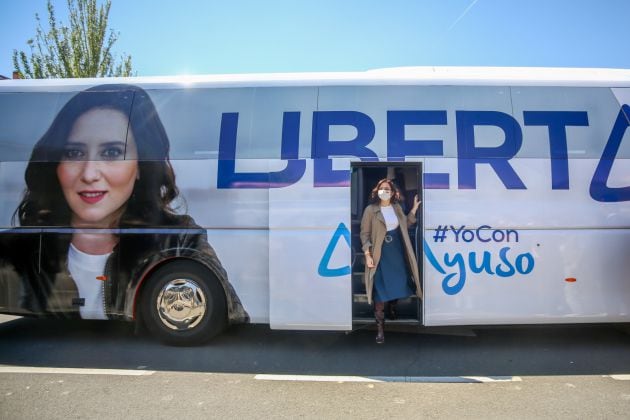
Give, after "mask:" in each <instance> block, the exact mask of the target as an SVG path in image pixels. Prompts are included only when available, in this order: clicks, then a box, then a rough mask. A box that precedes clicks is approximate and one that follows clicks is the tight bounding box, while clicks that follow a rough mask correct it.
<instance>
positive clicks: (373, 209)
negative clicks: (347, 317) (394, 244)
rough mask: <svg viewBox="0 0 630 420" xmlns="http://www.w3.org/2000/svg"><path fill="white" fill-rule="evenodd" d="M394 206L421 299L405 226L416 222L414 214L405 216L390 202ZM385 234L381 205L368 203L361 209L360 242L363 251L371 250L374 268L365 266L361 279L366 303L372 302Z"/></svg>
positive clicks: (407, 259)
mask: <svg viewBox="0 0 630 420" xmlns="http://www.w3.org/2000/svg"><path fill="white" fill-rule="evenodd" d="M392 205H393V206H394V212H395V213H396V216H397V217H398V223H399V224H400V232H401V234H402V239H403V244H404V247H405V252H406V254H407V255H406V258H405V260H406V261H407V263H408V264H409V265H410V266H411V267H408V268H409V272H410V273H411V276H412V277H413V281H414V283H415V284H416V295H417V296H418V297H419V298H421V299H422V289H421V288H420V274H419V273H418V263H417V262H416V256H415V254H414V252H413V247H412V246H411V240H410V239H409V233H408V232H407V226H409V225H412V224H414V223H415V222H416V220H415V216H413V215H412V214H411V212H410V213H409V215H407V216H405V213H403V210H402V208H401V207H400V205H398V204H392ZM386 234H387V227H386V225H385V218H384V217H383V213H381V206H380V205H379V204H370V205H369V206H367V207H366V208H365V210H364V211H363V218H362V219H361V244H362V245H363V252H366V251H371V252H372V258H373V259H374V268H368V267H367V265H366V266H365V274H364V277H363V281H364V282H365V290H366V292H367V298H368V303H370V304H371V303H372V288H373V287H374V274H375V273H376V268H377V267H378V262H379V260H380V259H381V247H382V246H383V241H384V240H385V235H386Z"/></svg>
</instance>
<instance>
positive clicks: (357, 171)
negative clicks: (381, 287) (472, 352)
mask: <svg viewBox="0 0 630 420" xmlns="http://www.w3.org/2000/svg"><path fill="white" fill-rule="evenodd" d="M351 173H352V175H351V186H350V191H351V192H350V196H351V205H350V208H351V225H352V226H351V237H352V320H353V323H355V324H362V323H371V322H374V310H373V308H372V305H369V304H368V297H367V294H366V290H365V284H364V282H363V273H364V270H365V256H364V254H363V250H362V247H361V239H360V237H359V234H360V231H361V218H362V217H363V210H364V209H365V207H366V206H367V205H368V204H369V200H370V194H371V192H372V189H373V188H374V186H375V185H376V184H377V182H378V181H379V180H381V179H383V178H388V179H391V180H393V181H394V183H395V184H396V186H397V187H398V189H399V190H400V192H401V195H402V199H401V206H402V208H403V211H404V213H405V214H407V213H408V212H409V210H410V209H411V207H412V206H413V200H414V196H415V195H416V194H417V195H418V197H419V199H420V200H422V163H420V162H395V163H393V162H383V163H380V162H379V163H377V162H353V163H352V164H351ZM422 208H423V204H422V203H420V207H419V208H418V211H417V213H416V223H415V224H414V225H412V226H410V227H409V238H410V239H411V243H412V246H413V247H414V251H415V254H416V261H417V263H418V272H419V273H420V283H421V285H422V279H423V277H424V276H423V274H422V262H423V255H422V237H423V223H422ZM397 312H398V317H397V319H396V321H395V322H396V323H411V324H422V301H421V300H420V299H418V298H417V297H416V296H411V297H409V298H407V299H399V300H398V305H397ZM386 313H387V308H386ZM390 322H391V321H390Z"/></svg>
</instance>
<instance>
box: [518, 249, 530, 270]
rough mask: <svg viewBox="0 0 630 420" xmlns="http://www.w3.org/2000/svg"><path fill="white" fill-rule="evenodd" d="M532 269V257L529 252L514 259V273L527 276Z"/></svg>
mask: <svg viewBox="0 0 630 420" xmlns="http://www.w3.org/2000/svg"><path fill="white" fill-rule="evenodd" d="M523 261H526V262H527V267H524V262H523ZM533 269H534V257H532V254H530V253H529V252H528V253H526V254H520V255H519V256H518V257H516V271H518V272H519V273H521V274H529V273H531V272H532V270H533Z"/></svg>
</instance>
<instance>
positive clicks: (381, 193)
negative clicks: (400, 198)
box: [378, 190, 392, 201]
mask: <svg viewBox="0 0 630 420" xmlns="http://www.w3.org/2000/svg"><path fill="white" fill-rule="evenodd" d="M378 198H380V199H381V200H385V201H387V200H389V199H390V198H392V193H391V191H385V190H378Z"/></svg>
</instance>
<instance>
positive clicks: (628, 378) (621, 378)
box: [608, 375, 630, 381]
mask: <svg viewBox="0 0 630 420" xmlns="http://www.w3.org/2000/svg"><path fill="white" fill-rule="evenodd" d="M608 376H610V377H611V378H613V379H614V380H616V381H630V375H608Z"/></svg>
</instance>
